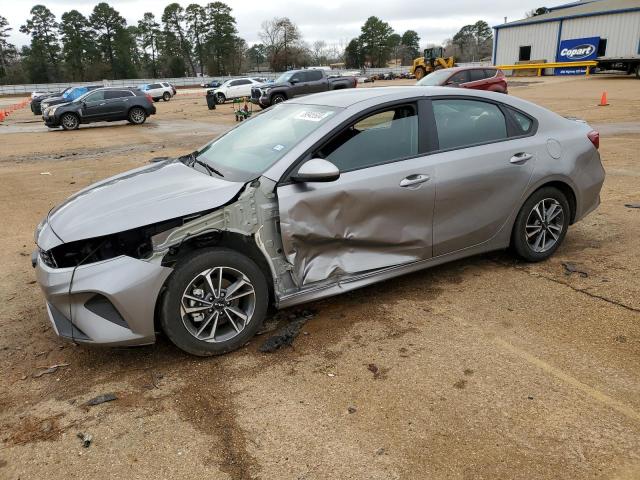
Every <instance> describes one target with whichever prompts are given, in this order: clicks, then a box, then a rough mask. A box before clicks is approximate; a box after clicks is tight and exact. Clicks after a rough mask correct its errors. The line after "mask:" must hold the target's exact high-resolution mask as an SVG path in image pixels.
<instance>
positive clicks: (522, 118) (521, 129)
mask: <svg viewBox="0 0 640 480" xmlns="http://www.w3.org/2000/svg"><path fill="white" fill-rule="evenodd" d="M509 113H510V114H511V116H512V117H513V119H514V120H515V122H514V123H515V125H516V128H517V129H518V134H520V135H526V134H527V133H529V132H531V129H532V128H533V119H531V118H530V117H528V116H527V115H525V114H523V113H520V112H518V111H517V110H513V109H511V108H510V109H509Z"/></svg>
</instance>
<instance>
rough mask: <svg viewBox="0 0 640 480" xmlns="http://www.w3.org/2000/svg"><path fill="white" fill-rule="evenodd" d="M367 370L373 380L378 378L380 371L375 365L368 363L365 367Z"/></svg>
mask: <svg viewBox="0 0 640 480" xmlns="http://www.w3.org/2000/svg"><path fill="white" fill-rule="evenodd" d="M367 370H369V371H370V372H371V373H373V378H378V377H379V376H380V369H379V368H378V366H377V365H376V364H375V363H370V364H369V365H367Z"/></svg>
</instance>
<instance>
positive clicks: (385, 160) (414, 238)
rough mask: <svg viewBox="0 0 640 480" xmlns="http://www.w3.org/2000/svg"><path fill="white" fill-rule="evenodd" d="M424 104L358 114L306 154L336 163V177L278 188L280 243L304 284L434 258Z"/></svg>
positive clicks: (406, 103)
mask: <svg viewBox="0 0 640 480" xmlns="http://www.w3.org/2000/svg"><path fill="white" fill-rule="evenodd" d="M419 105H420V106H421V108H420V110H418V106H419ZM426 110H427V109H426V108H425V107H424V102H418V101H416V102H412V101H404V102H402V103H399V104H397V105H391V106H386V107H384V108H381V109H379V110H375V111H372V112H371V113H368V114H366V115H364V116H359V117H356V118H354V119H353V121H352V122H350V123H349V125H348V126H346V127H344V128H342V129H341V130H340V131H339V132H337V133H335V134H334V135H332V136H331V137H329V138H328V139H327V140H326V141H325V142H324V143H323V144H322V145H319V146H318V147H317V148H316V149H315V151H314V152H312V153H311V154H309V155H308V156H307V157H306V158H305V159H310V158H318V157H319V158H325V159H326V160H328V161H330V162H332V163H334V164H335V165H336V166H337V167H338V168H339V169H340V178H339V179H337V180H335V181H333V182H327V183H318V182H305V183H291V182H288V181H287V179H286V178H285V179H284V182H283V183H282V184H281V185H280V186H279V187H278V189H277V195H278V204H279V211H280V212H279V213H280V228H281V233H282V239H283V245H284V249H285V254H286V255H287V257H288V258H289V260H290V261H291V262H292V263H293V265H294V273H295V275H296V277H297V280H298V283H299V285H300V286H308V285H312V284H314V283H316V282H322V281H325V280H327V279H334V280H335V279H337V278H339V277H348V276H351V275H356V274H359V273H363V272H366V271H372V270H377V269H381V268H385V267H391V266H394V265H401V264H407V263H411V262H415V261H419V260H424V259H427V258H429V257H431V254H432V247H431V240H432V218H433V202H434V198H435V183H434V181H432V177H433V174H434V172H433V166H432V160H431V159H430V157H429V156H427V155H426V152H427V142H426V139H425V137H424V136H422V135H420V134H419V126H421V125H424V120H422V116H421V115H420V112H423V111H426ZM294 170H295V169H294Z"/></svg>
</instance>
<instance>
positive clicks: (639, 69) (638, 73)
mask: <svg viewBox="0 0 640 480" xmlns="http://www.w3.org/2000/svg"><path fill="white" fill-rule="evenodd" d="M636 78H637V79H638V80H640V63H639V64H638V65H636Z"/></svg>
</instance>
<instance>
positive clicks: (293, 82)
mask: <svg viewBox="0 0 640 480" xmlns="http://www.w3.org/2000/svg"><path fill="white" fill-rule="evenodd" d="M298 82H299V80H298V79H297V78H292V79H291V82H290V83H291V85H295V84H296V83H298Z"/></svg>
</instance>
